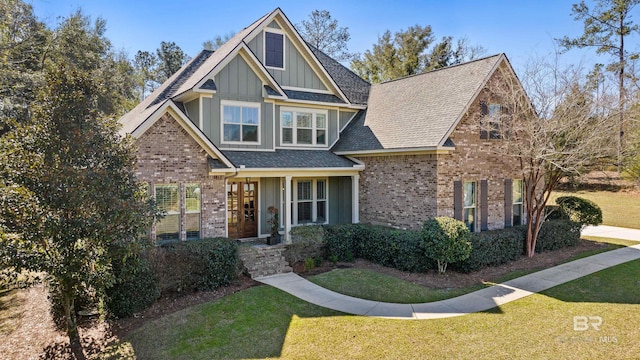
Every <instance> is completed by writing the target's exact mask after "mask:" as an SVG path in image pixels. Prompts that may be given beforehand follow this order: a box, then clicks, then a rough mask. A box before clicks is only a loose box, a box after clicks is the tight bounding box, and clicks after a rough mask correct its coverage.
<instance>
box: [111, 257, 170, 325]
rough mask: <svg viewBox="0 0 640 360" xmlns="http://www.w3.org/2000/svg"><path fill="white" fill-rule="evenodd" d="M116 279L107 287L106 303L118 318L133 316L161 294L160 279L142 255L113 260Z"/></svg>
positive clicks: (112, 313)
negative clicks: (123, 259) (124, 259)
mask: <svg viewBox="0 0 640 360" xmlns="http://www.w3.org/2000/svg"><path fill="white" fill-rule="evenodd" d="M112 266H113V272H114V275H115V278H116V281H115V283H114V285H113V286H112V287H110V288H109V289H107V291H106V294H107V297H106V301H105V305H106V308H107V310H108V311H109V313H110V314H111V315H113V316H115V317H117V318H123V317H128V316H131V315H133V314H135V313H137V312H140V311H142V310H144V309H146V308H147V307H149V306H150V305H151V304H152V303H153V302H154V301H155V300H156V299H157V298H158V297H159V296H160V291H159V290H158V279H157V278H156V276H155V274H154V273H153V271H151V267H150V265H149V262H148V261H147V260H146V259H143V258H141V257H138V256H136V257H131V258H128V259H126V261H122V260H118V261H113V263H112Z"/></svg>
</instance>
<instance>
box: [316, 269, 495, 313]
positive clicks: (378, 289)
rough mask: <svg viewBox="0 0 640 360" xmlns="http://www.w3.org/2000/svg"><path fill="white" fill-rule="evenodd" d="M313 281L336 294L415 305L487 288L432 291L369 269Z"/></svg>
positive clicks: (328, 274)
mask: <svg viewBox="0 0 640 360" xmlns="http://www.w3.org/2000/svg"><path fill="white" fill-rule="evenodd" d="M309 280H310V281H311V282H313V283H314V284H318V285H320V286H322V287H324V288H327V289H330V290H333V291H335V292H338V293H341V294H345V295H349V296H354V297H359V298H362V299H368V300H374V301H383V302H392V303H400V304H415V303H424V302H431V301H438V300H442V299H448V298H452V297H456V296H460V295H463V294H466V293H469V292H472V291H475V290H479V289H482V288H483V287H485V286H484V285H482V284H478V285H476V286H472V287H466V288H460V289H431V288H426V287H424V286H420V285H415V284H413V283H411V282H408V281H405V280H400V279H398V278H396V277H393V276H391V275H385V274H381V273H378V272H375V271H372V270H367V269H353V268H352V269H336V270H332V271H329V272H326V273H323V274H319V275H316V276H313V277H310V278H309Z"/></svg>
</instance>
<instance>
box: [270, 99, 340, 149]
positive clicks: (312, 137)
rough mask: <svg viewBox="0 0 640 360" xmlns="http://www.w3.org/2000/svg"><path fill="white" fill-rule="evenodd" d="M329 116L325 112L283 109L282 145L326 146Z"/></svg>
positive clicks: (281, 114)
mask: <svg viewBox="0 0 640 360" xmlns="http://www.w3.org/2000/svg"><path fill="white" fill-rule="evenodd" d="M327 115H328V113H327V111H324V110H312V109H292V108H282V109H281V111H280V125H281V126H280V129H281V130H280V131H281V132H280V139H281V143H282V145H298V146H326V145H327Z"/></svg>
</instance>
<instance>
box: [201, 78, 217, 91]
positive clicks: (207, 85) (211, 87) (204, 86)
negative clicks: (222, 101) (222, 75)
mask: <svg viewBox="0 0 640 360" xmlns="http://www.w3.org/2000/svg"><path fill="white" fill-rule="evenodd" d="M200 89H202V90H217V88H216V83H215V82H214V81H213V80H212V79H209V80H207V81H205V82H204V84H202V86H200Z"/></svg>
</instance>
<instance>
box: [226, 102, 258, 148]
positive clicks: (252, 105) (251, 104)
mask: <svg viewBox="0 0 640 360" xmlns="http://www.w3.org/2000/svg"><path fill="white" fill-rule="evenodd" d="M225 106H239V107H250V108H256V109H258V141H242V120H240V139H241V140H240V141H225V140H224V124H225V122H224V107H225ZM240 113H242V111H241V112H240ZM234 125H236V124H234ZM261 128H262V106H261V104H260V103H257V102H248V101H233V100H221V101H220V143H221V144H234V145H262V136H261V132H260V131H261Z"/></svg>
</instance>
